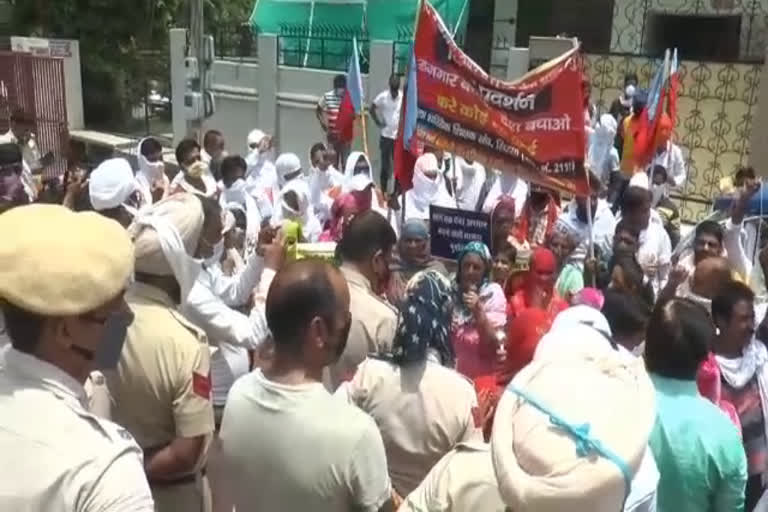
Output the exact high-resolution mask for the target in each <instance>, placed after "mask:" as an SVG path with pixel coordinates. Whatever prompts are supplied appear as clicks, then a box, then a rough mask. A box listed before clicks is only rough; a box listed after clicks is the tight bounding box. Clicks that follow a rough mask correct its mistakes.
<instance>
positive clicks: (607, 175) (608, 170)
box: [600, 147, 621, 185]
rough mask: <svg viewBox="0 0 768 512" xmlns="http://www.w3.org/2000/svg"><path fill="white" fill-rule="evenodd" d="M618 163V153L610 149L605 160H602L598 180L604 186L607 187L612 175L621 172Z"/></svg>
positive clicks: (612, 148) (614, 149)
mask: <svg viewBox="0 0 768 512" xmlns="http://www.w3.org/2000/svg"><path fill="white" fill-rule="evenodd" d="M620 162H621V160H620V159H619V151H618V150H617V149H616V148H614V147H611V149H609V150H608V154H607V155H606V157H605V160H603V168H602V169H600V171H601V173H600V179H601V180H602V181H603V184H604V185H607V184H608V183H609V182H610V180H611V174H612V173H614V172H618V171H620V170H621V167H620Z"/></svg>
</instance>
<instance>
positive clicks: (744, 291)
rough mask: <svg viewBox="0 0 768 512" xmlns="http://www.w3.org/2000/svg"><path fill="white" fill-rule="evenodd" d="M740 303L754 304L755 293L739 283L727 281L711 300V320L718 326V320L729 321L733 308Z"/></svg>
mask: <svg viewBox="0 0 768 512" xmlns="http://www.w3.org/2000/svg"><path fill="white" fill-rule="evenodd" d="M741 301H746V302H749V303H754V302H755V292H753V291H752V289H751V288H750V287H749V286H747V285H746V284H744V283H742V282H740V281H736V280H729V281H728V282H726V283H724V284H723V286H721V287H720V289H719V290H718V292H717V295H715V296H714V297H713V298H712V318H713V319H714V320H715V324H718V319H720V318H724V319H726V320H727V319H730V318H731V313H733V308H734V306H736V304H738V303H739V302H741ZM718 325H719V324H718Z"/></svg>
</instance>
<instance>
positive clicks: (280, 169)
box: [275, 153, 301, 187]
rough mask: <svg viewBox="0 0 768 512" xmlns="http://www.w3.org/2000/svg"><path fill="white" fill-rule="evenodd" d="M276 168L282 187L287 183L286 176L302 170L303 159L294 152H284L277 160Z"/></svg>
mask: <svg viewBox="0 0 768 512" xmlns="http://www.w3.org/2000/svg"><path fill="white" fill-rule="evenodd" d="M275 169H276V170H277V181H278V183H279V184H280V186H281V187H282V186H284V185H285V184H286V179H285V177H286V176H287V175H289V174H291V173H294V172H296V171H299V170H301V160H299V157H298V156H297V155H296V154H294V153H283V154H281V155H280V156H279V157H277V160H275Z"/></svg>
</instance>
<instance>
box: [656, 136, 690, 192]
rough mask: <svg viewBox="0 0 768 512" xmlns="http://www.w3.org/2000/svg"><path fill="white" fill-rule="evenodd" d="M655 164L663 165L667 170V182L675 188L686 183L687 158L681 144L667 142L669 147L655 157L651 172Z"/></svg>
mask: <svg viewBox="0 0 768 512" xmlns="http://www.w3.org/2000/svg"><path fill="white" fill-rule="evenodd" d="M654 165H662V166H664V168H665V169H666V170H667V183H668V184H669V185H670V186H671V187H673V188H675V189H679V188H681V187H682V186H683V184H684V183H685V178H686V176H687V175H688V172H687V169H686V167H685V159H684V158H683V150H682V149H680V146H678V145H677V144H674V143H672V142H671V141H669V142H667V148H666V149H665V150H664V152H663V153H657V154H656V156H655V157H654V158H653V163H652V164H651V169H650V170H651V172H652V171H653V166H654Z"/></svg>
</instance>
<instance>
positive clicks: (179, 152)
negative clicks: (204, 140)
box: [176, 139, 200, 165]
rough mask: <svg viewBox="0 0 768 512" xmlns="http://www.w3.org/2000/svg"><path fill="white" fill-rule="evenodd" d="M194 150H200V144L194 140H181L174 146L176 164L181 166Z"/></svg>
mask: <svg viewBox="0 0 768 512" xmlns="http://www.w3.org/2000/svg"><path fill="white" fill-rule="evenodd" d="M194 149H197V150H198V151H199V150H200V144H198V143H197V141H196V140H195V139H182V140H181V142H179V145H178V146H176V163H177V164H179V165H182V164H183V163H184V161H185V160H186V159H187V156H188V155H189V154H190V153H191V152H192V150H194Z"/></svg>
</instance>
